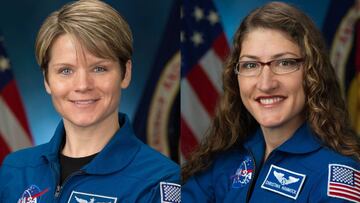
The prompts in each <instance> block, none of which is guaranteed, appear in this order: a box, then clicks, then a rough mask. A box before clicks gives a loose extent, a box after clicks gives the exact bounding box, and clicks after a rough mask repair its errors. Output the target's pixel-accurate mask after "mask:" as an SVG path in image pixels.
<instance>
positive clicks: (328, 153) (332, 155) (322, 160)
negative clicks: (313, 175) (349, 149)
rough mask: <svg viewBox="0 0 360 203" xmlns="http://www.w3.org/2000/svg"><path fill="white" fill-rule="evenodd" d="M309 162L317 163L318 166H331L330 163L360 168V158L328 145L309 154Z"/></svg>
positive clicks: (311, 163)
mask: <svg viewBox="0 0 360 203" xmlns="http://www.w3.org/2000/svg"><path fill="white" fill-rule="evenodd" d="M307 164H309V165H314V164H315V165H316V166H318V167H319V166H322V167H329V164H343V165H349V166H350V167H354V168H357V169H358V170H360V162H359V160H355V158H353V157H351V156H345V155H343V154H340V153H339V152H336V151H334V150H333V149H330V148H328V147H322V148H321V149H320V150H318V151H317V152H316V153H314V154H313V155H312V156H309V157H308V158H307ZM318 167H317V168H318Z"/></svg>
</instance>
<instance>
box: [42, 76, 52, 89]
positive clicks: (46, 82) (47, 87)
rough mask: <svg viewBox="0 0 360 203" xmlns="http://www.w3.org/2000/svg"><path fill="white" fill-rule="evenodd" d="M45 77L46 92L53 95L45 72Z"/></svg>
mask: <svg viewBox="0 0 360 203" xmlns="http://www.w3.org/2000/svg"><path fill="white" fill-rule="evenodd" d="M43 77H44V85H45V89H46V92H47V93H48V94H51V89H50V86H49V83H48V81H47V79H46V74H45V72H43Z"/></svg>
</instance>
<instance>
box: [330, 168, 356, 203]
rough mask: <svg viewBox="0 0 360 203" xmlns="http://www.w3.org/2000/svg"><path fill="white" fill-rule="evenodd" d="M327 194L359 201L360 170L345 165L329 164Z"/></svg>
mask: <svg viewBox="0 0 360 203" xmlns="http://www.w3.org/2000/svg"><path fill="white" fill-rule="evenodd" d="M327 194H328V196H331V197H337V198H341V199H346V200H348V201H352V202H357V203H360V171H358V170H355V169H354V168H351V167H349V166H345V165H340V164H329V179H328V192H327Z"/></svg>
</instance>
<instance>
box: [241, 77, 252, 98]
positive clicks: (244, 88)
mask: <svg viewBox="0 0 360 203" xmlns="http://www.w3.org/2000/svg"><path fill="white" fill-rule="evenodd" d="M238 85H239V91H240V97H241V100H242V101H243V102H246V101H245V100H246V99H247V97H249V94H250V92H251V91H250V90H249V89H250V86H249V82H246V81H244V80H242V81H240V79H238Z"/></svg>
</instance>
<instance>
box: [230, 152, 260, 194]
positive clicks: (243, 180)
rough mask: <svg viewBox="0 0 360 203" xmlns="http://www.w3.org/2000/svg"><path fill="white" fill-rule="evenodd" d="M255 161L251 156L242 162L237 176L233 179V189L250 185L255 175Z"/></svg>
mask: <svg viewBox="0 0 360 203" xmlns="http://www.w3.org/2000/svg"><path fill="white" fill-rule="evenodd" d="M254 167H255V165H254V161H253V160H252V158H251V157H250V156H246V157H245V159H244V160H243V161H242V162H241V164H240V166H239V168H238V169H237V170H236V173H235V175H233V176H232V177H231V180H232V188H242V187H244V186H245V185H247V184H249V183H250V181H251V179H252V177H253V173H254Z"/></svg>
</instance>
